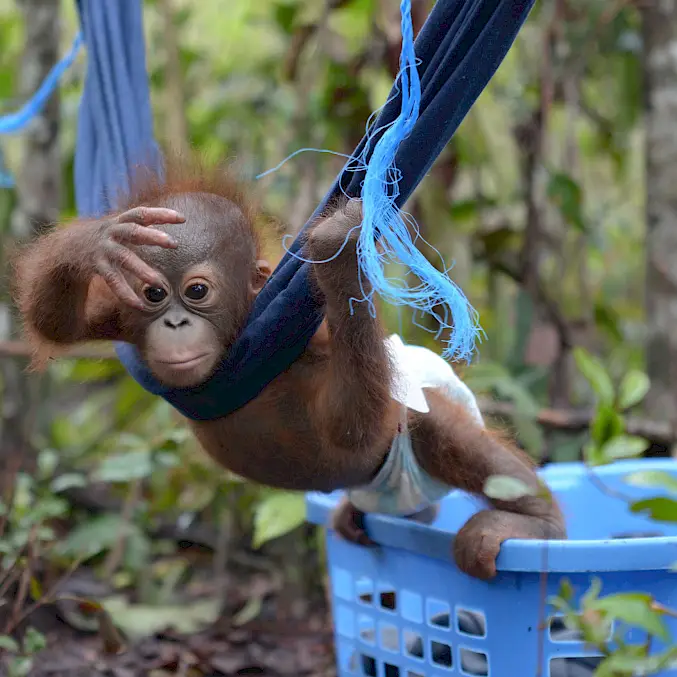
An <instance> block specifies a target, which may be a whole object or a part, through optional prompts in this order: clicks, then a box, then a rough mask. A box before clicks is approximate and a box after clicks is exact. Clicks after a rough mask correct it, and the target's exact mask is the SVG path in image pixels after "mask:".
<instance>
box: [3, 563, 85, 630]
mask: <svg viewBox="0 0 677 677" xmlns="http://www.w3.org/2000/svg"><path fill="white" fill-rule="evenodd" d="M84 559H85V557H80V558H78V559H76V560H75V561H74V562H73V563H72V564H71V565H70V566H69V567H68V569H67V570H66V572H65V573H64V574H63V576H61V577H60V578H59V579H58V580H57V581H56V582H55V583H54V585H53V586H52V587H51V588H50V589H49V590H48V591H47V592H46V593H45V594H44V595H42V597H41V598H40V599H36V600H35V601H34V602H33V604H31V605H30V606H29V607H27V608H26V609H25V610H24V612H23V613H22V614H21V615H20V616H19V617H18V618H17V619H16V620H15V621H12V622H11V624H10V626H9V628H7V629H6V630H5V634H8V635H9V634H11V633H12V632H14V630H16V629H17V628H18V627H19V625H21V624H22V623H23V622H24V621H25V620H26V619H27V618H28V617H29V616H30V615H31V614H32V613H33V612H34V611H36V610H37V609H39V608H40V607H41V606H43V605H45V604H49V603H51V602H52V601H53V600H54V599H55V597H56V592H57V590H58V589H59V588H60V587H61V586H62V585H63V584H64V583H65V581H66V580H67V579H68V578H70V577H71V576H72V575H73V573H74V572H75V570H76V569H78V567H79V566H80V565H81V564H82V562H83V560H84ZM29 581H30V572H29Z"/></svg>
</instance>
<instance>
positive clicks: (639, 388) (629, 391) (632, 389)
mask: <svg viewBox="0 0 677 677" xmlns="http://www.w3.org/2000/svg"><path fill="white" fill-rule="evenodd" d="M650 386H651V382H650V381H649V377H648V376H647V375H646V374H645V373H644V372H642V371H637V370H636V369H633V370H632V371H629V372H628V373H627V374H626V375H625V377H624V378H623V380H622V381H621V385H620V388H619V389H618V406H619V407H620V408H621V409H630V407H634V406H635V405H636V404H639V403H640V402H641V401H642V400H643V399H644V396H645V395H646V394H647V393H648V392H649V388H650Z"/></svg>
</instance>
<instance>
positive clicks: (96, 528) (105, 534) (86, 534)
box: [55, 513, 137, 557]
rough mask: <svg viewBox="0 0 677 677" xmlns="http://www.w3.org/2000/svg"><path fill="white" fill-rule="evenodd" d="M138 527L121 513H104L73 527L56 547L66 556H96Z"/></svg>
mask: <svg viewBox="0 0 677 677" xmlns="http://www.w3.org/2000/svg"><path fill="white" fill-rule="evenodd" d="M136 529H137V527H136V526H135V525H132V524H128V523H126V522H125V521H124V520H123V519H122V517H121V516H120V515H114V514H112V513H109V514H104V515H100V516H98V517H94V518H92V519H91V520H89V521H87V522H85V523H83V524H81V525H80V526H78V527H76V528H75V529H73V530H72V531H71V532H70V533H69V534H68V536H67V537H66V539H65V540H64V541H62V542H61V543H59V544H58V545H57V546H55V547H56V550H57V552H58V553H59V554H60V555H62V556H64V557H81V556H83V555H85V556H88V557H94V556H95V555H98V554H100V553H101V552H104V551H105V550H108V549H109V548H111V547H113V545H114V544H115V543H117V541H118V539H119V538H120V537H122V536H124V535H128V534H129V533H130V532H131V531H133V530H136Z"/></svg>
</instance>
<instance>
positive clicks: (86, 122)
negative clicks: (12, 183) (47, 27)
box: [74, 0, 161, 216]
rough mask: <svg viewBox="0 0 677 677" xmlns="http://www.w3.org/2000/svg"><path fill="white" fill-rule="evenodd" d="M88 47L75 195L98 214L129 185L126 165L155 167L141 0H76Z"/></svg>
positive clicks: (82, 208)
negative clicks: (111, 0)
mask: <svg viewBox="0 0 677 677" xmlns="http://www.w3.org/2000/svg"><path fill="white" fill-rule="evenodd" d="M77 8H78V14H79V17H80V25H81V27H82V34H83V36H84V41H85V46H86V48H87V73H86V75H85V84H84V88H83V93H82V100H81V101H80V109H79V112H78V129H77V139H76V147H75V169H74V173H75V203H76V206H77V210H78V212H79V213H80V215H81V216H101V215H103V214H105V213H107V212H109V211H111V210H112V209H114V208H115V204H116V198H117V197H118V196H119V195H121V194H124V193H125V192H127V191H128V189H129V174H130V170H131V168H133V167H134V166H137V165H139V164H146V165H148V166H149V167H153V168H154V169H158V168H159V167H160V166H161V165H160V163H161V156H160V153H159V151H158V148H157V144H156V143H155V137H154V135H153V117H152V110H151V105H150V91H149V88H148V74H147V72H146V48H145V44H146V43H145V40H144V35H143V12H142V6H141V2H140V0H115V2H101V0H77Z"/></svg>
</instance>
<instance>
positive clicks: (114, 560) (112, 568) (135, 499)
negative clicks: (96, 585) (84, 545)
mask: <svg viewBox="0 0 677 677" xmlns="http://www.w3.org/2000/svg"><path fill="white" fill-rule="evenodd" d="M142 488H143V484H142V483H141V480H140V479H135V480H134V481H133V482H132V484H131V486H130V487H129V490H128V492H127V496H126V498H125V502H124V504H123V506H122V514H121V515H120V520H121V523H120V530H119V533H118V536H117V540H116V541H115V545H114V546H113V548H112V549H111V551H110V552H109V553H108V557H107V558H106V561H105V562H104V565H103V571H104V578H112V576H113V574H114V573H115V572H116V571H117V568H118V567H119V566H120V562H122V558H123V557H124V554H125V546H126V545H127V538H128V536H129V526H130V524H131V522H132V517H133V515H134V509H135V508H136V506H137V505H138V503H139V501H140V499H141V489H142Z"/></svg>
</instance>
